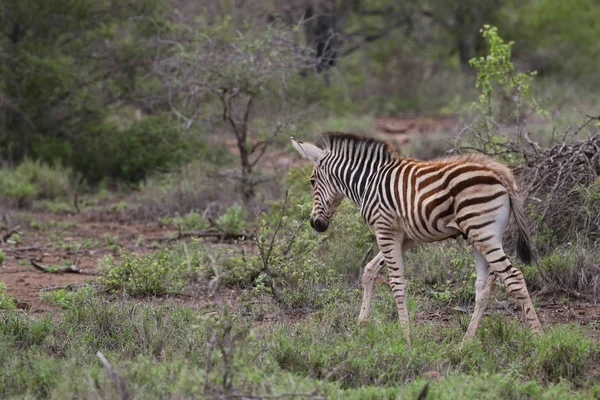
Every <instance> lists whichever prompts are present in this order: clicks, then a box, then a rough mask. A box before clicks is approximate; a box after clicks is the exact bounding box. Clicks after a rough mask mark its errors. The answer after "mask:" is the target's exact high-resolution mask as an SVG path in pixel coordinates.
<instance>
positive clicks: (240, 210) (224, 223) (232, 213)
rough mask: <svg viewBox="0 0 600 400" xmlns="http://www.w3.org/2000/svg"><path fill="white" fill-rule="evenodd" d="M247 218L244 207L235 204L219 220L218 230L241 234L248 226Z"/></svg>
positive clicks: (217, 222)
mask: <svg viewBox="0 0 600 400" xmlns="http://www.w3.org/2000/svg"><path fill="white" fill-rule="evenodd" d="M246 217H247V215H246V210H245V209H244V207H242V206H241V205H239V204H234V205H232V206H231V207H229V208H228V209H227V210H226V211H225V213H224V214H223V215H221V216H220V217H219V218H218V219H217V221H216V224H217V228H219V230H220V231H222V232H225V233H239V232H241V231H242V230H243V229H244V227H245V226H246Z"/></svg>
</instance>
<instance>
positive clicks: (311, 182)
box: [310, 179, 317, 187]
mask: <svg viewBox="0 0 600 400" xmlns="http://www.w3.org/2000/svg"><path fill="white" fill-rule="evenodd" d="M316 183H317V181H316V180H314V179H311V180H310V185H311V186H312V187H315V184H316Z"/></svg>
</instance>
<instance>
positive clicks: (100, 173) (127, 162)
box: [73, 116, 201, 183]
mask: <svg viewBox="0 0 600 400" xmlns="http://www.w3.org/2000/svg"><path fill="white" fill-rule="evenodd" d="M80 141H81V143H79V144H78V146H79V147H80V148H81V151H79V152H77V153H76V154H75V155H74V158H73V163H74V167H75V168H76V169H77V170H78V171H81V172H82V174H83V175H84V176H85V177H86V178H87V179H88V180H89V181H90V182H92V183H99V182H100V181H101V180H103V179H106V178H110V179H114V180H123V181H127V182H138V181H140V180H143V179H145V178H146V177H148V176H149V175H150V174H151V173H154V172H159V171H161V170H165V169H167V168H169V167H172V166H174V165H175V164H177V163H179V162H180V161H183V160H185V159H186V158H188V156H189V155H191V150H190V149H191V148H197V147H198V146H199V142H198V141H197V140H196V139H195V138H194V137H187V136H184V135H183V134H182V133H181V132H180V131H179V129H178V127H177V124H175V123H173V121H170V120H169V119H168V118H165V117H162V116H153V117H148V118H145V119H142V120H139V121H135V122H134V123H132V124H131V125H129V126H125V127H123V126H120V125H119V124H118V123H116V122H114V121H110V120H109V121H106V122H105V123H104V124H102V125H99V126H94V127H90V128H89V131H88V132H85V133H83V134H82V135H81V139H80ZM200 147H201V146H200Z"/></svg>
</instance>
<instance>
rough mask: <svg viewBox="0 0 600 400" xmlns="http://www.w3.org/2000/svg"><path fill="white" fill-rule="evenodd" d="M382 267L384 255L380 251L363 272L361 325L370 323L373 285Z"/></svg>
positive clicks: (359, 318)
mask: <svg viewBox="0 0 600 400" xmlns="http://www.w3.org/2000/svg"><path fill="white" fill-rule="evenodd" d="M381 267H383V253H382V252H381V251H380V252H379V253H377V255H376V256H375V257H374V258H373V259H372V260H371V261H370V262H369V263H368V264H367V266H366V267H365V271H364V272H363V276H362V284H363V300H362V305H361V307H360V315H359V317H358V323H359V324H360V325H365V324H366V323H367V322H368V321H369V314H370V313H371V298H372V296H373V285H374V283H375V277H376V276H377V274H378V273H379V270H380V269H381Z"/></svg>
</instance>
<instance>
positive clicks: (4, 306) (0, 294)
mask: <svg viewBox="0 0 600 400" xmlns="http://www.w3.org/2000/svg"><path fill="white" fill-rule="evenodd" d="M1 264H2V263H1V262H0V265H1ZM5 290H6V284H5V283H4V282H2V281H0V310H13V309H14V308H15V301H14V300H13V299H12V298H11V297H9V296H8V295H6V294H5V293H4V291H5Z"/></svg>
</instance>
